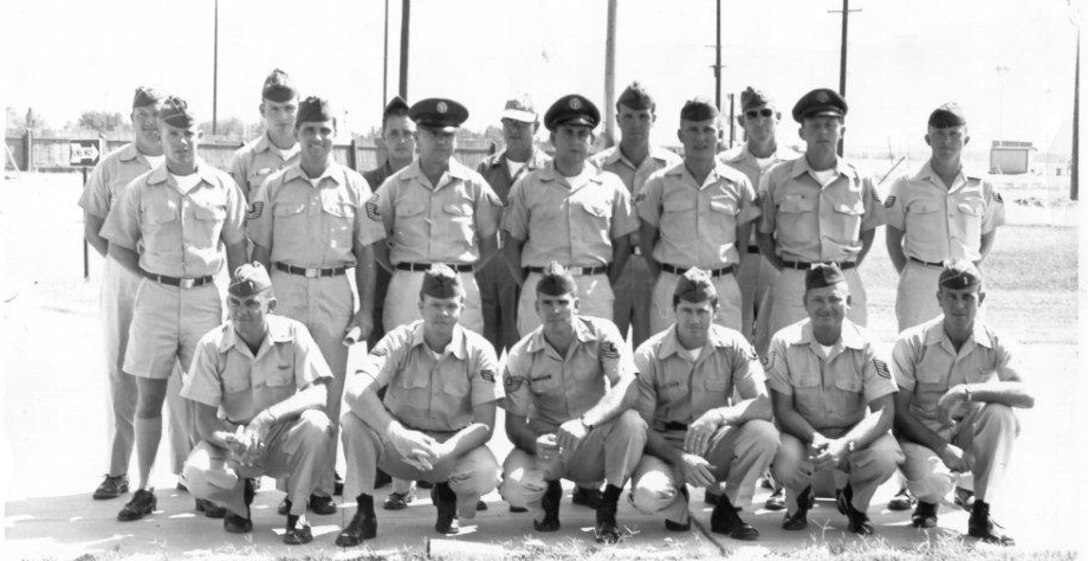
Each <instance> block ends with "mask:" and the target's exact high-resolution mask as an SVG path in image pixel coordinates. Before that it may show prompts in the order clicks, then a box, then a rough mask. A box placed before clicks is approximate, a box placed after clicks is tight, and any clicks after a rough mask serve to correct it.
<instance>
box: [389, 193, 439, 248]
mask: <svg viewBox="0 0 1088 561" xmlns="http://www.w3.org/2000/svg"><path fill="white" fill-rule="evenodd" d="M426 211H427V204H426V203H424V202H422V201H420V202H411V201H397V205H396V208H395V209H394V211H393V214H394V216H395V217H396V218H395V219H394V220H395V222H394V224H393V237H394V239H395V240H396V241H397V242H398V243H400V244H403V245H405V246H409V247H417V246H421V245H424V244H426V243H427V240H428V238H429V237H430V234H431V232H430V226H429V225H428V224H427V222H428V218H427V212H426Z"/></svg>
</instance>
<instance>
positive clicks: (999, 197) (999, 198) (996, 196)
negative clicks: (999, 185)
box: [994, 189, 1005, 203]
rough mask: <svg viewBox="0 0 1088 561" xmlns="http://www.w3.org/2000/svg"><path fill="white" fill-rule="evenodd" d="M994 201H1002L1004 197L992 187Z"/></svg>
mask: <svg viewBox="0 0 1088 561" xmlns="http://www.w3.org/2000/svg"><path fill="white" fill-rule="evenodd" d="M994 202H998V203H1004V202H1005V199H1002V198H1001V193H999V192H998V190H997V189H994Z"/></svg>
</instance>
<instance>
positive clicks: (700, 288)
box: [672, 267, 718, 302]
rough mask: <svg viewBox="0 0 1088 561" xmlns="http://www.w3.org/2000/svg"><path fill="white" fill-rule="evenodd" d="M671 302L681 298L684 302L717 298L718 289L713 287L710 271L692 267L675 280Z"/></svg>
mask: <svg viewBox="0 0 1088 561" xmlns="http://www.w3.org/2000/svg"><path fill="white" fill-rule="evenodd" d="M672 295H673V302H677V301H679V300H683V301H685V302H705V301H707V300H716V299H717V298H718V289H717V288H715V287H714V280H713V279H711V278H710V273H708V272H706V271H704V270H702V269H700V268H698V267H692V268H690V269H688V270H687V271H684V274H682V275H680V279H679V280H677V281H676V290H674V291H673V293H672Z"/></svg>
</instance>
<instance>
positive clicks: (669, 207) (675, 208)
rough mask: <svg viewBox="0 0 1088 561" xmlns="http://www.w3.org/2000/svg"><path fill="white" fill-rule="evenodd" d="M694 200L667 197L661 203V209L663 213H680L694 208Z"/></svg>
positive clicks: (691, 198) (690, 198)
mask: <svg viewBox="0 0 1088 561" xmlns="http://www.w3.org/2000/svg"><path fill="white" fill-rule="evenodd" d="M695 204H696V200H695V199H694V198H693V197H669V198H667V199H665V200H664V201H662V203H661V207H662V208H663V209H665V212H682V211H685V210H692V209H694V208H695Z"/></svg>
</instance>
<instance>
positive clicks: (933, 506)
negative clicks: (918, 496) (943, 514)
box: [910, 501, 937, 528]
mask: <svg viewBox="0 0 1088 561" xmlns="http://www.w3.org/2000/svg"><path fill="white" fill-rule="evenodd" d="M910 524H911V526H914V527H915V528H933V527H936V526H937V503H927V502H925V501H918V506H916V507H914V513H913V514H911V515H910Z"/></svg>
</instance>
